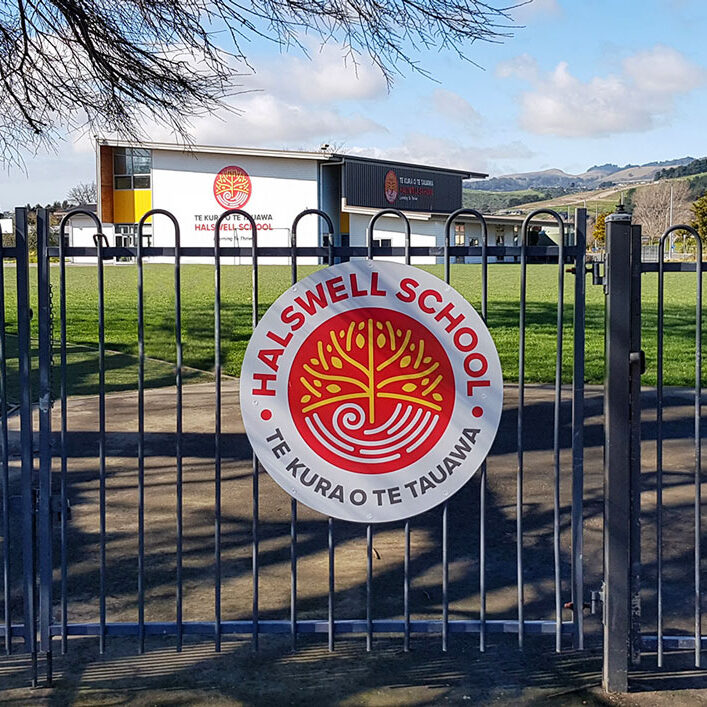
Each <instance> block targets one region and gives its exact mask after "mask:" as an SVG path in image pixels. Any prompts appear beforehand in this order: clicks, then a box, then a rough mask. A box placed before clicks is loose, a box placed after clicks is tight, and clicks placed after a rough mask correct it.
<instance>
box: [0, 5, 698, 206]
mask: <svg viewBox="0 0 707 707" xmlns="http://www.w3.org/2000/svg"><path fill="white" fill-rule="evenodd" d="M516 15H517V21H518V23H519V24H520V25H523V27H518V28H517V29H516V30H515V31H514V36H513V37H511V38H509V39H507V40H506V41H505V42H504V43H503V44H476V45H474V46H473V47H471V48H469V49H468V52H467V53H468V55H469V57H470V58H471V59H473V60H474V61H475V62H477V63H478V64H479V65H480V66H481V67H482V68H477V67H476V66H474V65H473V64H471V63H466V62H462V61H460V60H459V58H458V57H457V56H455V55H453V54H451V53H438V52H432V53H421V54H419V59H420V60H421V61H422V63H423V64H424V66H425V68H426V69H428V70H429V71H430V73H431V74H432V76H433V77H434V79H436V81H433V80H430V79H428V78H425V77H423V76H420V75H416V74H414V73H411V72H410V71H407V73H406V75H405V76H403V77H400V78H398V79H397V80H396V82H395V84H394V86H393V87H392V88H391V89H390V90H388V88H387V87H386V85H385V82H384V80H383V79H382V77H381V75H380V73H379V72H378V71H377V70H376V69H375V68H373V67H372V66H370V65H369V64H368V63H367V62H366V61H365V60H364V59H362V60H361V63H360V64H359V66H358V68H357V69H354V67H353V66H352V65H351V63H350V62H349V63H348V64H346V63H345V62H344V60H343V58H342V52H341V50H340V49H339V48H337V47H336V46H333V45H330V46H328V47H325V48H324V49H323V50H320V48H319V47H318V46H317V45H316V44H314V43H312V44H310V45H309V48H310V58H309V59H307V58H305V57H304V56H303V55H302V54H301V53H299V52H297V51H296V50H293V52H292V53H290V54H281V53H279V52H278V51H276V50H275V48H274V47H273V46H271V45H267V44H263V43H262V42H261V43H256V42H253V43H251V44H250V45H248V46H247V47H246V48H247V50H248V57H249V60H250V63H251V65H252V66H253V67H254V68H255V70H256V73H255V74H254V75H251V76H246V77H244V79H243V85H244V88H247V89H249V90H251V91H252V92H250V93H247V94H242V95H240V96H236V97H235V98H234V99H233V104H234V106H236V107H237V108H239V109H240V110H241V111H242V113H241V115H240V116H238V115H235V114H233V113H226V114H223V115H221V116H214V115H208V116H206V117H202V118H199V119H197V120H195V121H194V123H193V136H194V140H195V142H197V143H201V144H221V145H241V146H270V147H284V148H294V149H316V148H317V147H318V146H319V145H320V144H321V143H322V142H327V143H332V144H336V145H342V146H343V148H344V149H345V150H347V151H352V152H358V153H361V154H368V155H375V156H380V157H389V158H392V159H404V160H409V161H416V162H422V163H431V164H439V165H447V166H454V167H461V168H468V169H470V170H475V171H486V172H489V173H490V174H492V175H499V174H506V173H512V172H520V171H529V170H538V169H546V168H549V167H558V168H561V169H564V170H565V171H568V172H572V173H578V172H582V171H584V170H585V169H586V168H588V167H590V166H591V165H593V164H601V163H604V162H615V163H618V164H625V163H627V162H633V163H641V162H647V161H652V160H664V159H670V158H674V157H682V156H685V155H692V156H694V157H702V156H704V155H705V154H707V149H705V147H704V143H705V129H704V116H705V114H707V43H705V42H704V32H705V30H707V3H705V2H704V0H620V1H619V2H616V0H614V1H613V2H610V1H609V0H591V1H587V0H534V2H533V3H531V4H530V5H528V6H525V7H523V8H520V9H519V10H517V11H516ZM411 52H412V53H413V54H414V50H413V49H412V48H411ZM147 129H148V131H149V133H150V135H151V137H153V139H155V140H170V139H171V136H170V135H169V134H168V133H167V132H166V131H165V130H164V129H163V128H159V127H156V126H154V127H149V126H148V128H147ZM94 165H95V160H94V156H93V146H92V140H91V138H90V136H87V135H84V136H69V137H67V138H66V140H65V141H64V142H62V143H60V144H58V145H57V149H56V153H55V154H40V155H36V156H31V155H28V156H26V165H25V171H24V172H23V171H21V170H19V169H16V168H13V169H12V170H11V171H9V172H4V173H2V174H0V186H1V192H0V193H2V199H1V200H0V207H2V208H3V209H6V208H9V207H10V206H12V205H13V204H21V203H26V202H31V203H36V202H38V201H39V202H46V201H53V200H54V199H62V198H64V197H65V195H66V192H67V191H68V189H69V188H70V187H71V186H72V185H73V184H75V183H76V182H78V181H92V180H93V178H94V171H95V167H94Z"/></svg>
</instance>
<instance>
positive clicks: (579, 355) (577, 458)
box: [570, 209, 587, 650]
mask: <svg viewBox="0 0 707 707" xmlns="http://www.w3.org/2000/svg"><path fill="white" fill-rule="evenodd" d="M574 233H575V239H574V240H575V247H576V249H577V255H576V258H575V280H574V315H573V323H574V347H573V367H572V518H571V521H570V523H571V548H572V568H571V572H572V622H573V624H574V630H573V632H572V641H573V647H574V648H576V649H578V650H583V649H584V364H585V354H584V345H585V293H586V285H587V273H586V262H585V261H586V249H587V210H586V209H576V210H575V217H574Z"/></svg>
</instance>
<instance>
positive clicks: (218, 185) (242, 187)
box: [214, 165, 253, 209]
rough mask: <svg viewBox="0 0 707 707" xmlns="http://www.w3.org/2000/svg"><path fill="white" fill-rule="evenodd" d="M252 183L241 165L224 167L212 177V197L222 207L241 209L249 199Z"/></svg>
mask: <svg viewBox="0 0 707 707" xmlns="http://www.w3.org/2000/svg"><path fill="white" fill-rule="evenodd" d="M252 192H253V184H252V182H251V181H250V177H249V176H248V172H246V171H245V170H244V169H242V168H241V167H237V166H236V165H231V166H230V167H224V168H223V169H222V170H221V171H220V172H219V173H218V174H217V175H216V179H214V197H215V198H216V201H218V203H219V204H220V205H221V206H223V208H224V209H242V208H243V207H244V206H245V205H246V204H247V203H248V199H250V195H251V194H252Z"/></svg>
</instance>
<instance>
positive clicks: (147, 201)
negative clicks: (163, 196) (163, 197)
mask: <svg viewBox="0 0 707 707" xmlns="http://www.w3.org/2000/svg"><path fill="white" fill-rule="evenodd" d="M131 193H132V194H134V195H135V198H134V204H135V207H134V208H135V220H134V223H137V222H138V221H139V220H140V219H141V218H142V217H143V216H144V215H145V214H146V213H147V212H148V211H149V210H150V209H151V208H152V190H151V189H136V190H135V191H134V192H131ZM151 221H152V219H151V218H149V219H147V223H151Z"/></svg>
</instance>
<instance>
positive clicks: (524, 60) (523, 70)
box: [496, 54, 540, 82]
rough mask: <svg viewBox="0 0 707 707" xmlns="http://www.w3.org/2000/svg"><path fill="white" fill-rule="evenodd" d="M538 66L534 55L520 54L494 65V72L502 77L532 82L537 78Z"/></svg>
mask: <svg viewBox="0 0 707 707" xmlns="http://www.w3.org/2000/svg"><path fill="white" fill-rule="evenodd" d="M539 72H540V67H539V66H538V62H537V60H536V59H535V57H533V56H530V54H521V55H520V56H516V57H513V59H508V60H507V61H502V62H501V63H500V64H499V65H498V66H497V67H496V74H497V75H498V76H500V77H501V78H503V79H507V78H519V79H523V80H524V81H531V82H534V81H536V80H537V78H538V75H539Z"/></svg>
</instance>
